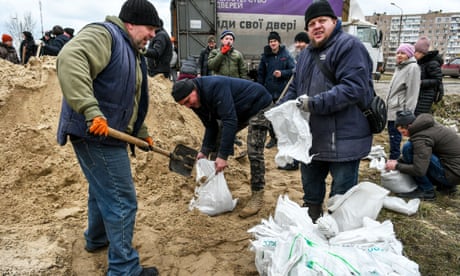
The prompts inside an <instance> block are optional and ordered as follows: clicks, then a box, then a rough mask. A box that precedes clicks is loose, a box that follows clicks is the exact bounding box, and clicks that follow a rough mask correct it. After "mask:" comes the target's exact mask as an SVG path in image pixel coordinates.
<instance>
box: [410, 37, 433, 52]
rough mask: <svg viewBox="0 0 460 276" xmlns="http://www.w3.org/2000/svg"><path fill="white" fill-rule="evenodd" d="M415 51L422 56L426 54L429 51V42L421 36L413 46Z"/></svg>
mask: <svg viewBox="0 0 460 276" xmlns="http://www.w3.org/2000/svg"><path fill="white" fill-rule="evenodd" d="M414 48H415V51H416V52H420V53H422V54H426V53H428V50H429V49H430V40H429V39H428V37H426V36H422V37H420V38H419V39H418V40H417V43H415V45H414Z"/></svg>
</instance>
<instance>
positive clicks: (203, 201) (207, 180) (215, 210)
mask: <svg viewBox="0 0 460 276" xmlns="http://www.w3.org/2000/svg"><path fill="white" fill-rule="evenodd" d="M195 167H196V182H197V183H199V184H201V186H197V187H196V188H195V196H194V198H192V200H191V201H190V204H189V210H190V211H192V210H193V209H194V208H198V210H200V211H201V212H202V213H205V214H207V215H210V216H215V215H218V214H221V213H225V212H229V211H232V210H233V209H234V208H235V206H236V203H237V201H238V199H232V193H231V192H230V190H229V189H228V186H227V181H226V180H225V177H224V173H223V172H220V173H218V174H217V175H216V171H215V166H214V161H209V160H207V159H200V160H198V162H197V164H196V166H195ZM195 197H196V198H195Z"/></svg>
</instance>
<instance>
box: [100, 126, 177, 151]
mask: <svg viewBox="0 0 460 276" xmlns="http://www.w3.org/2000/svg"><path fill="white" fill-rule="evenodd" d="M109 136H110V137H112V138H115V139H118V140H121V141H125V142H127V143H129V144H133V145H136V146H138V147H140V148H143V149H151V150H152V151H154V152H157V153H160V154H162V155H164V156H167V157H170V155H171V154H170V153H169V152H168V151H166V150H164V149H160V148H158V147H150V146H149V143H147V142H146V141H144V140H142V139H140V138H137V137H134V136H131V135H129V134H127V133H124V132H121V131H118V130H116V129H113V128H111V127H109Z"/></svg>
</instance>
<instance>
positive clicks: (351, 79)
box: [280, 1, 374, 222]
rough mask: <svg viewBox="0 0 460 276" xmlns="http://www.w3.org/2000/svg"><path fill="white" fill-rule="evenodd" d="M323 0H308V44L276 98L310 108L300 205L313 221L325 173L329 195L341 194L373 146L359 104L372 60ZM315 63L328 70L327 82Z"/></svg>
mask: <svg viewBox="0 0 460 276" xmlns="http://www.w3.org/2000/svg"><path fill="white" fill-rule="evenodd" d="M341 23H342V22H341V21H340V20H339V19H337V16H336V15H335V13H334V11H333V10H332V8H331V6H330V5H329V3H328V2H327V1H317V2H313V3H312V4H311V5H310V6H309V7H308V8H307V10H306V11H305V26H306V31H307V33H308V36H309V38H310V45H309V46H308V47H307V48H306V49H305V50H303V51H302V52H301V53H300V56H299V58H298V61H297V64H296V68H295V75H294V79H293V80H292V83H291V84H290V86H289V89H288V91H287V93H286V95H285V96H284V97H283V98H282V99H281V100H280V103H281V104H282V103H284V102H286V101H288V100H297V106H298V107H299V108H300V109H301V110H302V111H305V112H309V114H310V116H309V117H310V119H309V125H310V131H311V135H312V146H311V149H310V156H313V158H312V161H311V163H309V164H304V163H301V165H300V173H301V180H302V186H303V191H304V196H303V201H304V203H303V207H308V214H309V216H310V217H311V219H312V221H313V222H316V220H317V219H318V218H319V217H320V216H321V215H322V212H323V208H322V204H323V201H324V199H325V195H326V177H327V175H328V174H329V173H330V174H331V176H332V185H331V190H330V193H329V196H330V197H331V196H334V195H337V194H344V193H346V192H347V191H348V190H349V189H350V188H352V187H353V186H355V185H356V184H357V183H358V174H359V163H360V160H361V159H362V158H363V157H365V156H367V155H368V154H369V152H370V150H371V146H372V133H371V130H370V127H369V123H368V121H367V119H366V117H364V115H363V113H362V111H361V109H360V108H359V107H358V102H362V103H363V104H364V105H367V104H369V103H370V102H371V100H372V97H373V93H374V92H373V91H374V88H373V80H372V60H371V58H370V56H369V53H368V51H367V50H366V47H365V46H364V45H363V44H362V42H361V41H359V39H358V38H356V37H355V36H352V35H350V34H347V33H345V32H344V31H343V30H342V28H341ZM315 55H316V56H318V59H321V60H318V62H321V63H322V64H323V66H325V67H327V68H328V70H329V71H331V73H332V75H333V76H334V78H335V80H336V81H334V80H330V79H329V78H328V77H327V76H326V75H325V74H324V73H323V72H322V70H321V69H320V67H319V66H318V63H317V61H316V59H315V57H314V56H315Z"/></svg>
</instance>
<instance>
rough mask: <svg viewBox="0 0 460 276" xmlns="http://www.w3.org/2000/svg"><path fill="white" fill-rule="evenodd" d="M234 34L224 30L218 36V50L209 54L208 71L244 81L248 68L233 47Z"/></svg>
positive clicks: (240, 54)
mask: <svg viewBox="0 0 460 276" xmlns="http://www.w3.org/2000/svg"><path fill="white" fill-rule="evenodd" d="M234 42H235V34H234V33H233V32H232V31H229V30H225V31H223V32H222V33H221V34H220V44H221V46H220V48H219V49H214V50H212V51H211V52H210V53H209V58H208V70H212V71H213V74H214V75H221V76H227V77H234V78H242V79H246V78H247V74H248V68H247V66H246V62H245V61H244V56H243V54H242V53H241V52H240V51H238V50H236V49H235V48H234V47H233V44H234Z"/></svg>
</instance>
